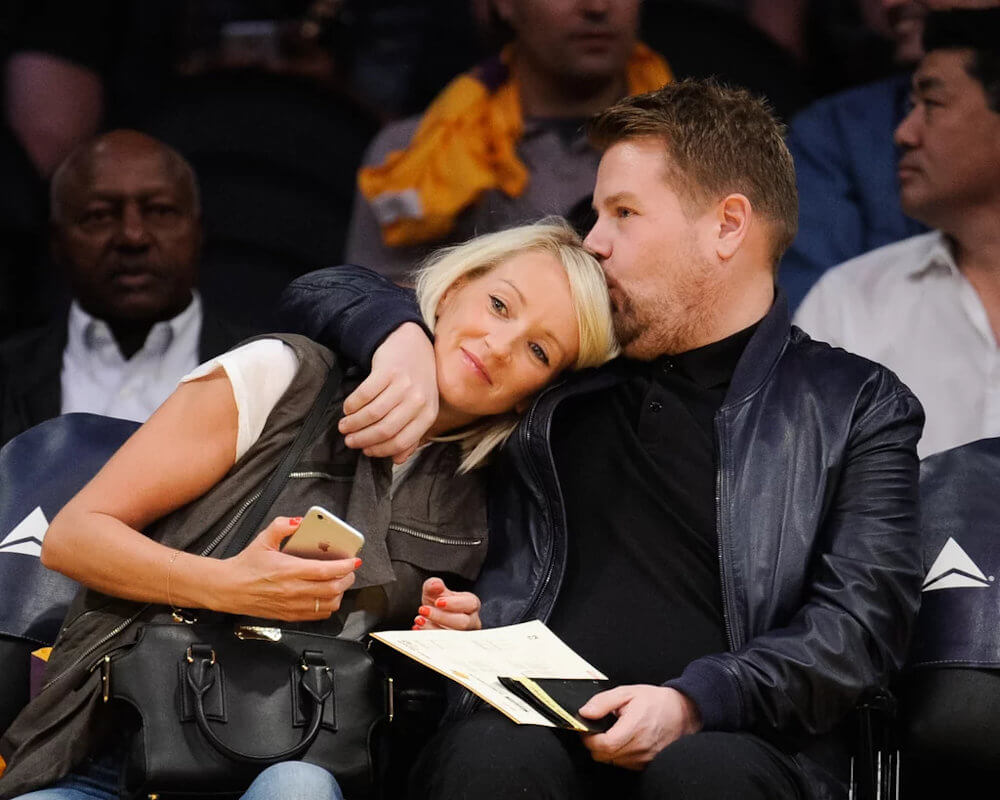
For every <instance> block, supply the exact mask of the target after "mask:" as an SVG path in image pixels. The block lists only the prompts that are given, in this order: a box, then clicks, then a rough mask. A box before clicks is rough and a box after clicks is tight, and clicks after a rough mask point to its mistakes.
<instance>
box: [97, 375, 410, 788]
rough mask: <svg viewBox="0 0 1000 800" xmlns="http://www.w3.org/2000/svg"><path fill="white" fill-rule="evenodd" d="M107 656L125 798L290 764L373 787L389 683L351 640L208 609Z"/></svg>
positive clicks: (254, 514)
mask: <svg viewBox="0 0 1000 800" xmlns="http://www.w3.org/2000/svg"><path fill="white" fill-rule="evenodd" d="M339 377H340V376H339V370H337V369H336V368H334V369H333V370H331V373H330V376H329V377H328V379H327V381H326V383H325V385H324V387H323V389H322V390H321V391H320V393H319V396H318V397H317V399H316V402H315V403H314V404H313V407H312V409H311V410H310V412H309V414H308V416H307V417H306V419H305V421H304V422H303V424H302V427H301V429H300V431H299V433H298V435H297V436H296V438H295V441H294V442H293V443H292V445H291V446H290V447H289V449H288V450H287V451H286V453H285V454H284V455H283V457H282V459H281V463H280V464H279V465H278V467H277V468H276V469H275V470H274V472H272V473H271V475H270V476H269V477H268V480H267V482H266V483H265V485H264V488H263V490H262V491H261V493H260V496H259V498H258V499H257V501H256V502H255V503H254V504H253V505H252V506H251V507H250V508H249V509H248V510H247V512H246V513H245V515H244V518H243V520H242V522H241V524H240V526H239V527H238V528H237V529H236V531H235V532H234V533H233V534H230V539H229V541H228V542H227V544H226V547H225V549H224V551H223V552H222V554H221V557H223V558H226V557H229V556H232V555H235V554H236V553H238V552H240V551H241V550H242V549H243V548H244V547H246V545H247V544H248V543H249V541H250V540H251V538H253V536H254V535H256V533H257V531H258V530H260V527H261V524H262V523H263V521H264V518H265V516H266V514H267V512H268V511H269V509H270V507H271V505H272V504H273V502H274V500H275V499H276V498H277V496H278V495H279V493H280V492H281V490H282V488H283V487H284V485H285V483H286V482H287V480H288V475H289V473H290V472H292V471H293V470H294V469H295V466H296V464H297V462H298V460H299V458H300V457H301V454H302V452H303V451H304V449H305V447H306V445H307V444H308V443H309V442H310V441H312V440H313V439H314V437H315V435H316V434H317V432H318V430H319V426H320V425H321V424H322V422H323V418H324V412H325V410H326V409H327V407H328V406H329V404H330V402H331V400H332V398H333V395H334V392H335V391H336V389H337V387H338V386H339V384H340V380H339ZM174 619H175V622H173V623H170V622H167V623H156V622H151V623H148V624H145V625H144V626H142V627H141V628H139V629H138V631H137V636H136V640H135V642H134V644H131V645H126V646H125V648H123V652H122V653H120V654H108V655H106V656H105V658H104V662H103V665H102V670H103V673H102V674H103V681H104V692H105V697H106V698H107V697H109V696H110V697H111V698H114V699H118V700H122V701H124V702H126V703H128V704H129V705H131V706H132V707H133V708H134V709H135V711H136V712H137V714H138V717H139V720H140V728H139V730H138V731H136V733H135V734H134V735H133V736H132V737H131V741H130V748H129V752H128V756H127V758H126V764H125V770H124V773H123V784H124V785H123V789H124V791H125V793H126V794H127V795H128V796H131V797H137V796H148V797H152V796H154V795H157V796H166V797H170V796H185V795H189V796H190V795H197V796H206V795H220V796H234V795H239V794H241V793H242V792H243V791H245V790H246V788H247V787H248V786H249V785H250V783H251V782H252V781H253V779H254V778H255V777H256V776H257V774H258V773H259V772H260V771H261V770H263V769H264V768H265V767H267V766H268V765H270V764H274V763H277V762H279V761H285V760H290V759H299V760H303V761H308V762H311V763H314V764H318V765H319V766H322V767H324V768H326V769H328V770H330V772H332V773H333V774H334V776H335V777H336V778H337V781H338V782H339V783H340V784H341V786H342V788H343V789H344V790H345V792H347V793H348V795H349V796H351V797H363V796H366V795H369V794H370V793H371V791H372V789H373V782H374V770H373V766H372V765H373V758H372V748H373V744H374V742H373V737H374V736H375V734H376V732H377V730H378V728H379V722H380V721H382V720H384V719H385V718H386V709H387V708H388V706H389V704H390V703H391V697H390V696H389V695H388V690H389V688H390V687H391V682H389V681H388V680H387V679H386V678H385V675H384V674H383V673H382V672H381V671H380V670H379V669H378V668H377V667H376V665H375V662H374V661H373V659H372V657H371V654H370V653H369V651H368V648H367V646H366V645H365V644H364V643H362V642H357V641H350V640H341V639H337V638H336V637H333V636H328V635H323V634H320V633H315V632H311V631H304V630H293V629H282V628H280V627H270V623H267V622H265V623H261V622H260V621H254V620H247V619H246V618H243V617H237V616H233V615H227V614H218V613H213V612H199V611H194V612H190V611H187V610H181V609H175V610H174Z"/></svg>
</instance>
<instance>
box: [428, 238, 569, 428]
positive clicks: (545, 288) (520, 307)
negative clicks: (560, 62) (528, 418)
mask: <svg viewBox="0 0 1000 800" xmlns="http://www.w3.org/2000/svg"><path fill="white" fill-rule="evenodd" d="M579 346H580V335H579V330H578V327H577V321H576V312H575V310H574V308H573V299H572V295H571V294H570V288H569V279H568V278H567V277H566V272H565V270H564V269H563V267H562V264H560V263H559V261H558V260H557V259H556V258H555V256H553V255H550V254H548V253H541V252H526V253H519V254H518V255H515V256H512V257H511V258H509V259H507V260H506V261H504V262H503V263H502V264H500V265H499V266H497V267H495V268H494V269H492V270H491V271H490V272H487V273H486V274H484V275H481V276H479V277H476V278H471V279H465V280H461V281H459V282H457V283H455V284H454V285H452V286H451V287H450V288H449V289H448V291H447V292H445V294H444V296H443V297H442V299H441V302H440V303H439V304H438V318H437V323H436V326H435V330H434V352H435V358H436V361H437V380H438V390H439V392H440V394H441V406H442V408H443V409H448V410H450V411H451V412H452V414H453V415H458V416H462V417H466V418H467V419H465V422H471V421H472V420H473V419H474V418H477V417H481V416H486V415H489V414H500V413H503V412H506V411H510V410H512V409H515V408H516V409H518V410H521V407H523V405H525V404H526V402H527V401H528V399H529V398H531V396H532V395H534V394H535V393H536V392H537V391H538V390H539V389H541V388H542V387H543V386H545V384H547V383H548V382H549V381H550V380H552V378H554V377H555V376H556V375H558V374H559V373H560V372H561V371H562V370H563V369H565V368H566V367H568V366H570V365H571V364H573V363H574V362H575V361H576V357H577V352H578V350H579Z"/></svg>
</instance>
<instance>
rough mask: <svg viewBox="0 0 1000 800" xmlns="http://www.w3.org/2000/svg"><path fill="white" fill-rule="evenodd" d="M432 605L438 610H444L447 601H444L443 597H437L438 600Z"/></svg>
mask: <svg viewBox="0 0 1000 800" xmlns="http://www.w3.org/2000/svg"><path fill="white" fill-rule="evenodd" d="M434 605H436V606H437V607H438V608H446V607H447V605H448V601H447V600H445V599H444V598H443V597H439V598H438V599H437V600H436V601H435V602H434Z"/></svg>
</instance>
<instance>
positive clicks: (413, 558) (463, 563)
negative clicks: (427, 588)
mask: <svg viewBox="0 0 1000 800" xmlns="http://www.w3.org/2000/svg"><path fill="white" fill-rule="evenodd" d="M386 543H387V545H388V550H389V556H390V558H391V559H392V560H393V561H406V562H409V563H410V564H413V565H414V566H416V567H419V568H420V569H422V570H424V571H426V572H428V573H431V574H435V573H438V572H449V573H452V574H454V575H459V576H461V577H463V578H465V579H467V580H470V581H471V580H474V579H475V577H476V575H478V574H479V568H480V567H481V566H482V563H483V559H484V558H485V557H486V534H485V531H477V532H474V533H472V534H471V535H469V536H467V537H464V536H443V535H441V534H440V533H438V532H435V531H427V530H422V529H420V528H417V527H415V526H413V525H403V524H400V523H398V522H392V523H390V524H389V535H388V537H387V542H386Z"/></svg>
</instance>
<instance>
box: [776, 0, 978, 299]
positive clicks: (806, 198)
mask: <svg viewBox="0 0 1000 800" xmlns="http://www.w3.org/2000/svg"><path fill="white" fill-rule="evenodd" d="M879 4H880V5H881V12H882V18H883V25H884V27H885V29H886V31H887V33H888V34H890V35H891V36H892V38H893V39H894V40H895V43H896V47H895V62H896V64H897V65H898V67H899V73H898V74H897V75H893V76H891V77H889V78H886V79H884V80H881V81H877V82H875V83H871V84H868V85H865V86H860V87H858V88H856V89H850V90H848V91H844V92H842V93H840V94H836V95H833V96H832V97H829V98H826V99H823V100H820V101H819V102H817V103H815V104H814V105H813V106H812V107H810V108H808V109H806V110H805V111H803V112H801V113H800V114H798V115H797V116H796V117H795V118H794V119H793V120H792V123H791V126H790V128H789V133H788V149H789V150H791V151H792V156H793V157H794V159H795V169H796V174H797V178H798V189H799V208H800V215H799V234H798V236H797V237H796V239H795V241H794V242H793V243H792V246H791V247H790V248H789V250H788V252H787V253H786V254H785V257H784V258H783V259H782V262H781V270H780V272H779V274H778V280H779V283H780V284H781V286H782V288H783V289H784V290H785V292H786V293H787V294H788V302H789V305H790V306H791V307H792V310H793V311H794V310H795V309H796V308H797V307H798V305H799V303H801V302H802V298H803V297H805V296H806V293H807V292H808V291H809V289H810V288H811V287H812V286H813V284H815V283H816V281H817V280H819V278H820V276H822V275H823V273H824V272H825V271H826V270H828V269H830V267H832V266H834V265H835V264H840V263H841V262H843V261H846V260H848V259H849V258H853V257H854V256H858V255H861V254H862V253H866V252H868V251H869V250H872V249H874V248H876V247H881V246H882V245H885V244H891V243H892V242H897V241H899V240H901V239H906V238H908V237H910V236H916V235H917V234H919V233H924V232H926V230H927V228H926V226H925V225H924V224H923V223H922V222H921V221H920V220H918V219H914V218H913V217H912V216H910V215H908V214H906V213H905V211H904V210H903V209H902V208H901V207H900V204H899V194H898V188H899V187H898V182H897V179H896V167H897V164H898V161H899V151H898V149H897V148H896V147H894V144H893V131H894V130H895V129H896V127H897V126H898V125H899V123H900V122H901V121H902V119H903V117H904V116H905V115H906V113H907V111H908V110H909V100H908V96H909V91H910V76H911V72H912V69H913V67H914V65H916V63H917V62H918V61H919V60H920V57H921V56H922V55H923V49H922V47H921V34H922V32H923V20H924V18H925V17H926V15H927V12H928V11H929V10H947V9H949V8H967V9H977V8H989V7H991V6H996V5H997V0H866V1H865V3H864V4H863V5H864V6H865V7H866V8H867V9H868V11H867V16H869V17H876V16H877V14H876V12H877V9H876V8H875V7H876V6H877V5H879Z"/></svg>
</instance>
